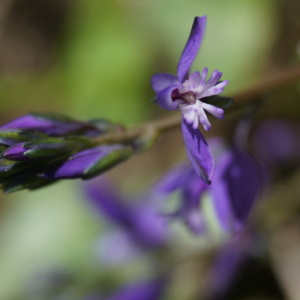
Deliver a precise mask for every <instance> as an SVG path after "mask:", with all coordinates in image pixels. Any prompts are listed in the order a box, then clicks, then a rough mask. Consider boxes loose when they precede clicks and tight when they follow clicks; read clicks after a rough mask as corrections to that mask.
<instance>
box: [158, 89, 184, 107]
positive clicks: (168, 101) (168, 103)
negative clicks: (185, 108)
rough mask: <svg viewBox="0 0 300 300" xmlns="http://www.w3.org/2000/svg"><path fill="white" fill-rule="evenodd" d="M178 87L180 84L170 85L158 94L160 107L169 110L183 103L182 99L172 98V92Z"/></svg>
mask: <svg viewBox="0 0 300 300" xmlns="http://www.w3.org/2000/svg"><path fill="white" fill-rule="evenodd" d="M177 87H178V85H170V86H168V87H167V88H165V89H164V90H162V91H161V92H159V93H158V94H157V95H156V99H157V103H158V105H159V106H160V107H162V108H164V109H167V110H174V109H177V108H178V106H179V105H180V104H182V103H183V101H182V100H180V99H177V100H173V99H172V92H173V91H174V90H175V89H177Z"/></svg>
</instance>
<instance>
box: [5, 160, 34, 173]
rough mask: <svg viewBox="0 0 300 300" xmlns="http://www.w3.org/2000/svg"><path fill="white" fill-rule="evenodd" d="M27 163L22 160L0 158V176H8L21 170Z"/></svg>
mask: <svg viewBox="0 0 300 300" xmlns="http://www.w3.org/2000/svg"><path fill="white" fill-rule="evenodd" d="M27 166H28V165H27V164H26V163H24V162H20V161H13V160H10V159H5V158H1V159H0V176H9V175H11V174H14V173H16V172H19V171H20V170H23V169H25V168H26V167H27Z"/></svg>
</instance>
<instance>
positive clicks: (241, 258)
mask: <svg viewBox="0 0 300 300" xmlns="http://www.w3.org/2000/svg"><path fill="white" fill-rule="evenodd" d="M258 242H260V241H259V240H258V238H257V237H256V236H252V234H250V233H247V232H243V233H241V234H240V235H237V236H236V237H234V238H233V239H232V240H229V241H228V242H226V243H225V244H224V245H222V246H221V247H220V248H219V249H218V251H217V253H216V255H215V257H214V259H213V262H212V266H211V268H210V271H209V274H208V277H207V279H206V284H205V290H206V297H205V298H208V299H222V297H223V296H224V295H225V294H226V292H227V291H228V290H229V288H230V286H231V285H232V284H233V282H234V279H235V278H236V276H237V275H238V272H239V271H240V269H241V268H242V267H243V264H244V263H245V261H246V260H247V258H248V256H249V255H250V254H251V255H253V254H252V253H251V251H252V252H253V251H254V249H253V248H254V247H257V243H258Z"/></svg>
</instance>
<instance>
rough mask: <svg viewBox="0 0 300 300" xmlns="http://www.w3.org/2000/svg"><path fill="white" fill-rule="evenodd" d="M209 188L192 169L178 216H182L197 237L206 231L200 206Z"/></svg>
mask: <svg viewBox="0 0 300 300" xmlns="http://www.w3.org/2000/svg"><path fill="white" fill-rule="evenodd" d="M208 187H209V186H208V185H207V184H206V183H204V182H203V180H201V179H200V178H199V176H198V175H197V174H196V173H195V170H194V169H192V168H191V169H190V174H189V176H188V177H187V180H186V184H185V186H184V188H183V190H182V206H181V208H180V211H179V213H178V215H181V217H182V218H183V220H184V222H185V224H186V225H187V226H188V228H189V229H190V230H191V231H192V232H193V233H194V234H195V235H199V234H201V233H203V232H204V231H205V225H204V220H203V216H202V213H201V211H200V207H199V206H200V202H201V198H202V195H203V193H204V192H205V191H206V190H207V188H208Z"/></svg>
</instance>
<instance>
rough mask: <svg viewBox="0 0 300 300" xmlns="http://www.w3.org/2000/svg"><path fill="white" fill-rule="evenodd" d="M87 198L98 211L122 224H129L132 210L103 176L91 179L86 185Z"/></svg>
mask: <svg viewBox="0 0 300 300" xmlns="http://www.w3.org/2000/svg"><path fill="white" fill-rule="evenodd" d="M86 194H87V200H88V201H89V202H90V203H91V204H92V205H93V206H94V208H95V209H96V210H97V212H98V213H100V214H101V215H105V216H106V217H107V218H108V219H110V220H111V221H113V222H114V223H117V224H119V225H121V226H128V223H130V219H131V212H130V211H129V209H128V207H127V206H126V205H124V203H123V201H124V200H123V199H121V197H120V195H119V194H118V193H117V192H116V189H115V187H113V186H112V185H111V184H109V182H107V181H106V180H103V178H100V179H99V178H96V179H94V180H91V181H90V182H89V183H88V184H87V185H86Z"/></svg>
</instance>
